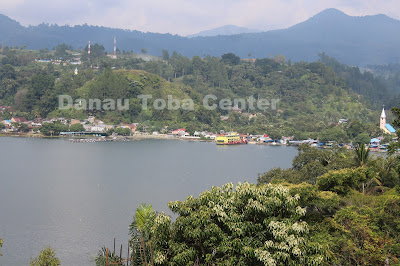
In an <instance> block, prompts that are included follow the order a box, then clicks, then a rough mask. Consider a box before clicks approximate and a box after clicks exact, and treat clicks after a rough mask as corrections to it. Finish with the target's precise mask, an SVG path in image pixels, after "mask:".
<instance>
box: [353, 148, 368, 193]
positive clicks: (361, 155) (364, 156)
mask: <svg viewBox="0 0 400 266" xmlns="http://www.w3.org/2000/svg"><path fill="white" fill-rule="evenodd" d="M355 153H356V156H355V160H356V164H357V166H359V167H365V165H366V164H367V162H368V159H369V147H368V149H366V148H365V144H364V143H362V144H361V145H360V144H358V145H357V147H356V149H355ZM362 190H363V194H365V182H363V183H362Z"/></svg>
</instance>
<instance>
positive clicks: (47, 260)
mask: <svg viewBox="0 0 400 266" xmlns="http://www.w3.org/2000/svg"><path fill="white" fill-rule="evenodd" d="M29 265H30V266H58V265H61V261H60V260H59V259H58V258H57V257H56V251H55V250H54V249H52V248H51V247H45V248H44V249H43V250H42V251H40V253H39V256H38V257H36V258H34V259H31V262H30V264H29Z"/></svg>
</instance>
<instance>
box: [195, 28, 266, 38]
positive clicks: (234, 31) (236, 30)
mask: <svg viewBox="0 0 400 266" xmlns="http://www.w3.org/2000/svg"><path fill="white" fill-rule="evenodd" d="M256 32H262V30H256V29H248V28H245V27H238V26H235V25H225V26H222V27H218V28H215V29H211V30H204V31H201V32H199V33H196V34H192V35H188V36H187V37H189V38H193V37H209V36H218V35H234V34H241V33H256Z"/></svg>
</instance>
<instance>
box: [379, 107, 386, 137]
mask: <svg viewBox="0 0 400 266" xmlns="http://www.w3.org/2000/svg"><path fill="white" fill-rule="evenodd" d="M379 128H380V129H382V130H384V131H385V130H386V113H385V107H383V108H382V114H381V120H380V123H379Z"/></svg>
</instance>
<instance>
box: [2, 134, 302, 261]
mask: <svg viewBox="0 0 400 266" xmlns="http://www.w3.org/2000/svg"><path fill="white" fill-rule="evenodd" d="M296 154H297V150H296V148H293V147H276V146H261V145H240V146H229V147H227V146H216V145H215V144H214V143H204V142H185V141H179V140H146V141H135V142H106V143H70V142H68V141H66V140H59V139H57V140H53V139H51V140H48V139H30V138H5V137H2V138H0V166H1V167H0V238H3V240H4V246H3V248H2V249H1V251H2V253H3V256H2V257H0V265H4V266H6V265H7V266H8V265H29V260H30V258H31V257H36V256H37V255H38V253H39V251H40V250H41V249H43V248H44V247H45V246H47V245H50V246H51V247H53V248H55V249H56V253H57V256H58V257H59V258H60V259H61V261H62V265H94V262H93V258H94V256H95V255H96V253H97V252H98V250H99V249H100V248H101V247H102V246H104V245H106V246H108V247H110V248H111V247H112V246H113V239H114V237H115V238H116V245H117V246H118V247H119V245H120V244H123V254H126V253H127V252H126V245H127V241H128V225H129V224H130V223H131V221H132V215H133V213H134V211H135V210H136V207H137V206H138V204H139V203H142V202H145V203H151V204H152V205H153V207H154V208H155V209H156V210H157V211H164V212H166V213H168V214H172V213H171V212H170V211H169V209H168V207H167V203H168V201H174V200H185V198H186V197H187V196H189V195H193V196H198V195H199V193H201V192H202V191H204V190H207V189H210V188H211V187H212V186H221V185H223V184H225V183H229V182H233V183H237V182H243V181H248V182H252V183H256V182H257V175H258V174H259V173H263V172H266V171H268V170H269V169H271V168H273V167H283V168H287V167H290V166H291V162H292V159H293V157H294V156H295V155H296ZM118 250H119V249H118ZM125 256H126V255H125Z"/></svg>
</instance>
